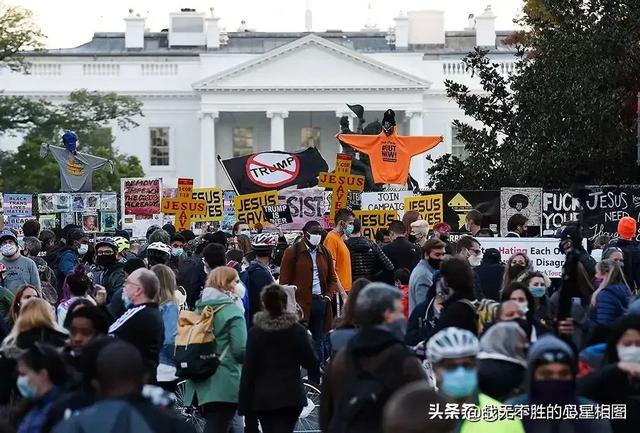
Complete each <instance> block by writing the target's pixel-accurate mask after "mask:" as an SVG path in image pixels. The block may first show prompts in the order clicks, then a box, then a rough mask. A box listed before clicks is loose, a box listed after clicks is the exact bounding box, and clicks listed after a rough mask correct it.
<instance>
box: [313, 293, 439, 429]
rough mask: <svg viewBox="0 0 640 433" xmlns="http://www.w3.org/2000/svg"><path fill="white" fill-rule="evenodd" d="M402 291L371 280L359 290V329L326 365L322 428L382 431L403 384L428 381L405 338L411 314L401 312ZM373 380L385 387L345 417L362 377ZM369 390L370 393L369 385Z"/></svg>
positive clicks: (321, 411) (321, 409) (357, 315)
mask: <svg viewBox="0 0 640 433" xmlns="http://www.w3.org/2000/svg"><path fill="white" fill-rule="evenodd" d="M401 298H402V293H401V292H400V291H399V290H398V289H396V288H395V287H392V286H389V285H387V284H384V283H371V284H369V285H368V286H366V287H365V288H364V289H363V290H362V292H360V294H359V295H358V299H357V300H356V304H355V320H356V323H357V324H358V326H359V329H358V332H357V333H356V334H355V335H354V336H353V337H352V338H351V339H350V340H349V342H348V343H347V346H346V347H345V348H344V349H342V350H340V351H339V352H338V353H337V354H336V355H335V356H334V358H333V360H332V361H331V363H330V364H329V366H328V367H327V369H326V371H325V374H324V378H323V380H322V394H321V396H320V399H321V400H320V429H321V430H322V431H323V432H326V431H348V432H374V433H375V432H380V431H381V421H382V409H383V408H384V405H385V403H386V402H387V400H388V399H389V398H390V397H391V395H392V394H393V393H394V392H395V391H397V390H398V389H400V388H402V387H403V386H405V385H407V384H409V383H411V382H414V381H417V380H423V381H424V380H425V379H426V376H425V371H424V370H423V368H422V365H421V363H420V361H419V360H418V358H417V357H416V356H415V355H414V354H412V353H411V352H410V351H409V350H407V348H406V346H405V345H404V343H403V340H404V336H405V335H404V334H405V332H406V325H407V319H406V318H405V317H404V314H403V312H402V302H401ZM361 377H366V378H367V379H366V380H367V381H368V382H370V381H375V382H376V384H377V386H378V387H379V388H381V389H383V390H384V391H375V397H374V398H371V397H370V395H369V394H368V395H367V396H366V397H365V398H363V402H362V404H361V406H360V407H359V408H358V409H357V411H355V413H351V414H350V415H351V416H346V415H345V413H344V411H346V410H349V406H350V404H349V401H350V400H351V399H352V398H354V397H355V396H354V394H356V395H357V396H359V397H361V396H360V394H359V392H362V391H363V390H362V389H361V385H360V384H359V381H360V380H362V379H356V380H354V379H355V378H361ZM366 389H367V390H368V393H371V392H372V391H371V389H372V387H371V385H369V387H368V388H366Z"/></svg>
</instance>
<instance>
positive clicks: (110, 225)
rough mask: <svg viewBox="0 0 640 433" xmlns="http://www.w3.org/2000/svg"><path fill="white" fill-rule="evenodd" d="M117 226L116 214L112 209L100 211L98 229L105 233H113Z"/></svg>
mask: <svg viewBox="0 0 640 433" xmlns="http://www.w3.org/2000/svg"><path fill="white" fill-rule="evenodd" d="M117 228H118V216H117V214H116V212H113V211H102V212H100V230H101V231H103V232H105V233H113V232H115V231H116V229H117Z"/></svg>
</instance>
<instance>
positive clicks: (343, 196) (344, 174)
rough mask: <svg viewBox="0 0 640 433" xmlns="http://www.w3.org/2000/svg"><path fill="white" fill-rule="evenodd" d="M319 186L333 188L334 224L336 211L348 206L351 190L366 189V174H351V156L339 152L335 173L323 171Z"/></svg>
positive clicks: (331, 220)
mask: <svg viewBox="0 0 640 433" xmlns="http://www.w3.org/2000/svg"><path fill="white" fill-rule="evenodd" d="M318 186H322V187H325V188H331V189H333V194H331V213H330V214H329V222H330V223H332V224H333V222H334V217H335V215H336V211H338V210H340V209H344V208H346V207H347V196H348V194H349V191H362V190H363V189H364V176H359V175H355V174H354V175H352V174H351V156H350V155H347V154H345V153H339V154H338V155H337V157H336V169H335V171H334V172H333V173H327V172H322V173H320V176H318Z"/></svg>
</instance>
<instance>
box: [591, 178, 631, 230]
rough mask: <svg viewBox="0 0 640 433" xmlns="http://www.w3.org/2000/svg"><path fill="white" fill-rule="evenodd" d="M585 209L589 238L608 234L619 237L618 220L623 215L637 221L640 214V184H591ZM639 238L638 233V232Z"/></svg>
mask: <svg viewBox="0 0 640 433" xmlns="http://www.w3.org/2000/svg"><path fill="white" fill-rule="evenodd" d="M587 189H588V190H589V193H588V196H587V200H586V203H585V209H584V235H585V237H586V238H587V239H589V240H594V239H595V238H597V237H598V236H601V235H606V236H609V237H610V238H617V237H618V222H619V221H620V220H621V219H622V218H623V217H626V216H628V217H632V218H634V219H635V220H636V221H637V220H638V218H639V214H640V186H639V185H621V186H599V187H596V186H589V187H587ZM636 238H637V233H636Z"/></svg>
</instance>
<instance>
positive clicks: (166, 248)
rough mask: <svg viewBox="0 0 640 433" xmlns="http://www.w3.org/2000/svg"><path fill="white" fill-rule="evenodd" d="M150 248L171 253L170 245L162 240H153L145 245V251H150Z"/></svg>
mask: <svg viewBox="0 0 640 433" xmlns="http://www.w3.org/2000/svg"><path fill="white" fill-rule="evenodd" d="M152 250H155V251H160V252H163V253H167V254H171V247H170V246H169V245H167V244H163V243H162V242H154V243H152V244H151V245H149V246H148V247H147V251H152Z"/></svg>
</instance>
